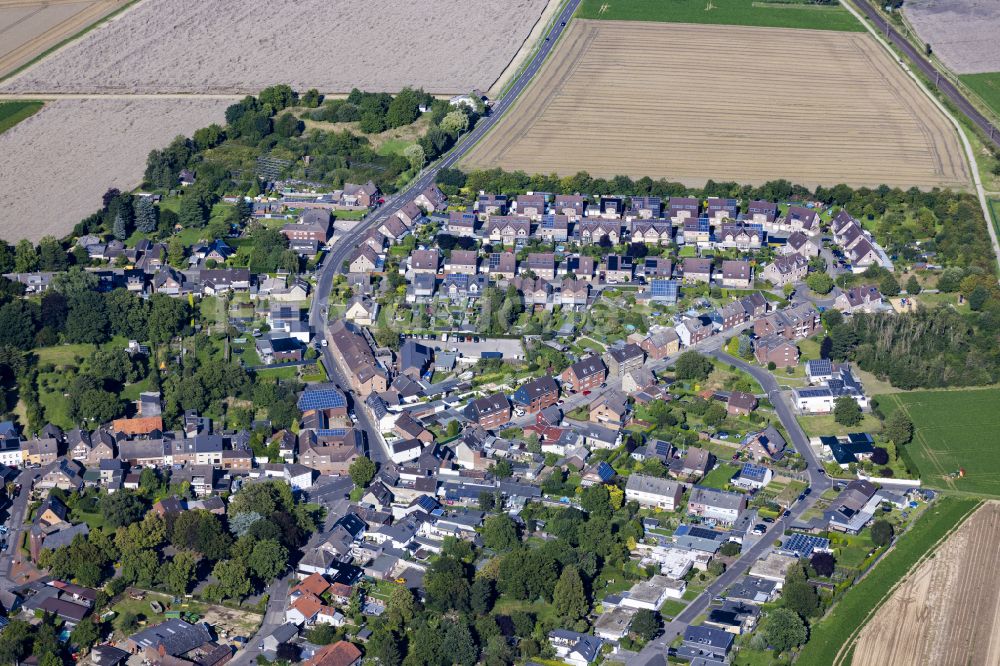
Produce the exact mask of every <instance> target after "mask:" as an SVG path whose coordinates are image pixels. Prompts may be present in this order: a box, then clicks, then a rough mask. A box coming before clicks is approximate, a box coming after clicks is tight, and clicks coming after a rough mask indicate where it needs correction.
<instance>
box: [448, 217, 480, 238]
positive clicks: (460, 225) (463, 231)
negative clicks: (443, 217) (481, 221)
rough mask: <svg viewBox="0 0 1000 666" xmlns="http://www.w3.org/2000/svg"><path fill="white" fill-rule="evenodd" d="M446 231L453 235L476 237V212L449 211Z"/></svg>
mask: <svg viewBox="0 0 1000 666" xmlns="http://www.w3.org/2000/svg"><path fill="white" fill-rule="evenodd" d="M445 231H447V232H448V233H449V234H450V235H452V236H459V237H461V238H474V237H475V235H476V214H475V213H461V212H457V211H453V212H451V213H448V221H447V222H446V223H445Z"/></svg>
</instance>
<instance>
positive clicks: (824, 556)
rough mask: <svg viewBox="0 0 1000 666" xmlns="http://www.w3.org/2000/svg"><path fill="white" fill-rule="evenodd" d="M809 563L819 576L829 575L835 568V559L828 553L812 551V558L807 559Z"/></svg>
mask: <svg viewBox="0 0 1000 666" xmlns="http://www.w3.org/2000/svg"><path fill="white" fill-rule="evenodd" d="M809 564H810V566H812V568H813V569H815V570H816V573H817V574H819V575H820V576H826V577H829V576H832V575H833V570H834V569H835V568H836V565H837V561H836V560H835V559H834V558H833V555H832V554H830V553H814V554H813V556H812V558H810V560H809Z"/></svg>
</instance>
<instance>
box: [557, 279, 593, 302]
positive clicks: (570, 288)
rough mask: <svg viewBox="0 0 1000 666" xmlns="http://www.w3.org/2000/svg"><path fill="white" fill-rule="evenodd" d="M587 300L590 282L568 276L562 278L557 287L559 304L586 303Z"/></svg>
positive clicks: (588, 298)
mask: <svg viewBox="0 0 1000 666" xmlns="http://www.w3.org/2000/svg"><path fill="white" fill-rule="evenodd" d="M589 300H590V283H588V282H585V281H583V280H574V279H572V278H570V277H567V278H565V279H563V281H562V283H561V285H560V288H559V303H560V304H561V305H586V304H587V302H588V301H589Z"/></svg>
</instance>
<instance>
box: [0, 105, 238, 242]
mask: <svg viewBox="0 0 1000 666" xmlns="http://www.w3.org/2000/svg"><path fill="white" fill-rule="evenodd" d="M226 104H227V102H226V101H224V100H196V99H191V100H114V99H109V100H60V101H57V102H49V103H48V104H46V105H45V108H43V109H42V110H41V111H39V112H38V113H36V114H35V115H33V116H31V117H30V118H28V119H27V120H24V121H22V122H21V123H19V124H18V125H17V126H16V127H14V128H13V129H11V130H10V131H7V132H4V133H3V134H0V154H3V155H4V158H5V159H4V160H2V161H0V182H2V183H4V188H3V191H2V192H0V208H2V209H3V210H4V217H3V225H2V226H0V238H3V239H4V240H7V241H12V242H13V241H17V240H18V239H20V238H28V239H29V240H31V241H33V242H37V241H38V240H39V239H40V238H41V237H42V236H45V235H50V234H51V235H54V236H57V237H59V236H63V235H65V234H67V233H68V232H69V231H70V230H71V229H72V228H73V225H75V224H76V223H77V222H79V221H80V220H81V219H83V218H84V217H86V216H87V215H88V214H90V213H92V212H93V211H95V210H96V209H97V208H99V207H100V204H101V195H102V194H103V193H104V192H105V190H107V189H108V188H109V187H117V188H119V189H130V188H132V187H135V186H136V185H137V184H138V182H139V181H140V180H141V178H142V174H143V170H144V168H145V164H146V156H147V155H148V153H149V151H150V150H152V149H153V148H159V147H161V146H162V145H163V144H165V143H166V142H168V141H169V140H170V139H171V138H172V137H173V136H175V135H177V134H187V135H189V134H190V133H191V132H193V131H194V130H195V129H197V128H199V127H203V126H205V125H208V124H210V123H212V122H218V121H221V120H222V116H223V111H224V110H225V107H226Z"/></svg>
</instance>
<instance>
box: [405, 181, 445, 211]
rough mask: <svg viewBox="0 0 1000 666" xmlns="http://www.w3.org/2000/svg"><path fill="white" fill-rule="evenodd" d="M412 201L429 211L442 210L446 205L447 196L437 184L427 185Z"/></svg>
mask: <svg viewBox="0 0 1000 666" xmlns="http://www.w3.org/2000/svg"><path fill="white" fill-rule="evenodd" d="M413 202H414V203H415V204H417V205H418V206H420V207H421V208H423V209H424V210H426V211H430V212H434V211H438V210H444V209H445V208H447V207H448V197H446V196H445V195H444V192H442V191H441V190H440V188H438V186H437V185H429V186H428V187H427V189H425V190H424V191H423V192H421V193H420V194H418V195H417V198H416V199H414V200H413Z"/></svg>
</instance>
